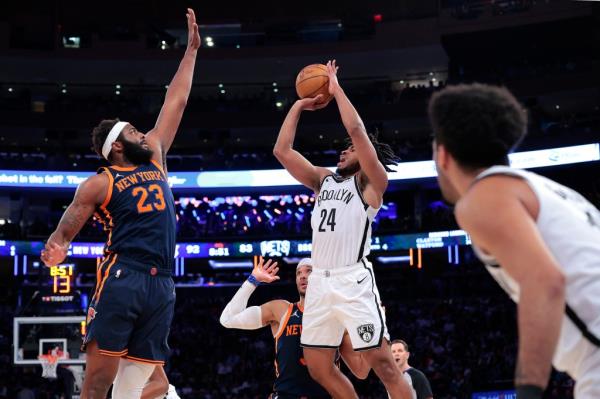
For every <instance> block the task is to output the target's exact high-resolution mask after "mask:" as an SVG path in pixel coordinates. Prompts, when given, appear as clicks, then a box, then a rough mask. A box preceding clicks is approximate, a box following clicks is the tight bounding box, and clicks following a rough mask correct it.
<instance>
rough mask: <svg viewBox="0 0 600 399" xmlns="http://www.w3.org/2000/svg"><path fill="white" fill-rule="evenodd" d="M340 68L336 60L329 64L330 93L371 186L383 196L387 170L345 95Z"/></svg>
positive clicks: (386, 181) (386, 183) (386, 182)
mask: <svg viewBox="0 0 600 399" xmlns="http://www.w3.org/2000/svg"><path fill="white" fill-rule="evenodd" d="M338 68H339V67H338V66H337V65H336V64H335V60H333V61H329V62H327V73H328V75H329V93H330V94H332V95H333V96H334V97H335V102H336V103H337V105H338V108H339V110H340V116H341V117H342V123H343V124H344V127H345V128H346V131H347V132H348V135H349V136H350V139H351V140H352V145H353V146H354V150H355V151H356V154H357V155H358V162H359V163H360V168H361V170H362V171H363V173H364V174H365V176H366V177H367V179H368V181H369V184H371V185H372V186H373V188H374V189H375V191H376V192H377V194H379V195H380V196H383V193H384V192H385V190H386V188H387V185H388V176H387V172H386V171H385V168H384V167H383V165H382V164H381V162H379V159H378V158H377V153H376V152H375V147H373V144H372V143H371V140H370V139H369V136H368V135H367V130H366V129H365V125H364V123H363V121H362V119H361V118H360V115H358V112H357V111H356V109H355V108H354V106H353V105H352V103H351V102H350V100H349V99H348V97H347V96H346V93H344V90H343V89H342V87H341V86H340V84H339V82H338V78H337V71H338Z"/></svg>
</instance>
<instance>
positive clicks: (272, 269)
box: [252, 256, 279, 283]
mask: <svg viewBox="0 0 600 399" xmlns="http://www.w3.org/2000/svg"><path fill="white" fill-rule="evenodd" d="M278 271H279V268H278V267H277V262H273V260H272V259H269V260H268V261H267V262H266V263H265V260H264V258H263V257H262V256H255V257H254V270H252V275H253V276H254V277H255V278H256V279H257V280H258V281H260V282H261V283H272V282H273V281H277V280H279V276H278V275H277V272H278Z"/></svg>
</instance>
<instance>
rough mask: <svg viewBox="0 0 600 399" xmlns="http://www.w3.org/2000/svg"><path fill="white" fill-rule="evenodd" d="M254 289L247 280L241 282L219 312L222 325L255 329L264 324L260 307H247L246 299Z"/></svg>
mask: <svg viewBox="0 0 600 399" xmlns="http://www.w3.org/2000/svg"><path fill="white" fill-rule="evenodd" d="M255 289H256V287H255V286H254V285H252V284H250V283H249V282H247V281H245V282H244V284H242V286H241V287H240V289H239V290H238V291H237V292H236V293H235V295H234V296H233V298H231V301H229V303H228V304H227V306H225V309H223V313H221V318H220V319H219V321H220V322H221V325H223V327H225V328H239V329H242V330H256V329H259V328H261V327H263V326H264V324H263V322H262V311H261V309H260V307H259V306H251V307H249V308H247V306H248V299H250V295H252V293H253V292H254V290H255Z"/></svg>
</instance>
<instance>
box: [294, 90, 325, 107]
mask: <svg viewBox="0 0 600 399" xmlns="http://www.w3.org/2000/svg"><path fill="white" fill-rule="evenodd" d="M322 101H323V95H322V94H319V95H318V96H316V97H314V98H310V97H306V98H303V99H301V100H297V101H296V103H295V104H294V105H296V106H298V107H300V109H301V110H302V111H315V110H317V109H321V108H325V107H326V106H327V104H329V101H327V102H322Z"/></svg>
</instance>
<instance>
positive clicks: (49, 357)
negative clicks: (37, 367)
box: [38, 354, 60, 364]
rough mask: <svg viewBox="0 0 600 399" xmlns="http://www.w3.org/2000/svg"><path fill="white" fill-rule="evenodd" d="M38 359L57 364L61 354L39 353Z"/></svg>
mask: <svg viewBox="0 0 600 399" xmlns="http://www.w3.org/2000/svg"><path fill="white" fill-rule="evenodd" d="M38 359H39V360H40V361H41V362H42V363H46V364H55V363H58V361H59V360H60V356H59V355H52V354H44V355H39V356H38Z"/></svg>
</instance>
